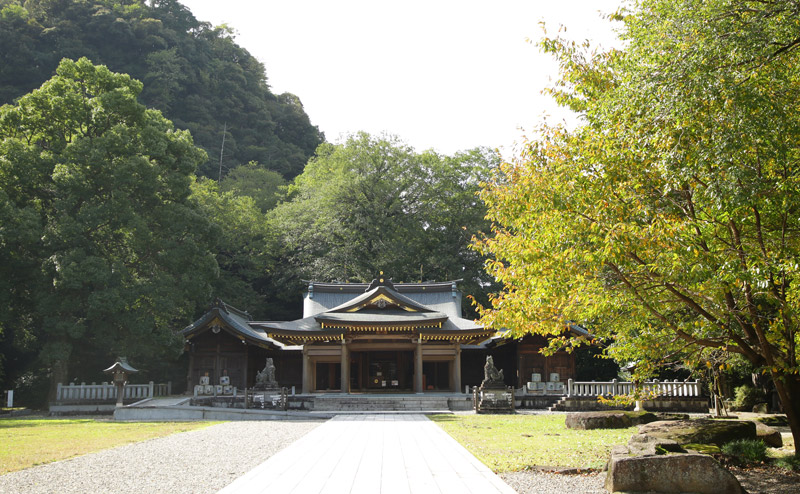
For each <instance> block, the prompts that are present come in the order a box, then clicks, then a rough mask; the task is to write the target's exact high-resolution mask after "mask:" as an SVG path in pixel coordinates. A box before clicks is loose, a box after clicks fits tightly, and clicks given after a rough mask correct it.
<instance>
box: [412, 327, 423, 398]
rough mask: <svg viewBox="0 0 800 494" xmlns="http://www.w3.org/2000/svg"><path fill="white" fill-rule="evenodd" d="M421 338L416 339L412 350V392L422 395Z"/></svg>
mask: <svg viewBox="0 0 800 494" xmlns="http://www.w3.org/2000/svg"><path fill="white" fill-rule="evenodd" d="M422 391H423V389H422V338H417V346H416V348H415V349H414V392H415V393H422Z"/></svg>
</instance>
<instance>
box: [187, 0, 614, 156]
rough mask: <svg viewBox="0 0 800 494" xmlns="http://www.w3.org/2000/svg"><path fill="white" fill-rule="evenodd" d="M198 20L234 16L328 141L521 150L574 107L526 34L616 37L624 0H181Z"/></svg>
mask: <svg viewBox="0 0 800 494" xmlns="http://www.w3.org/2000/svg"><path fill="white" fill-rule="evenodd" d="M181 2H182V3H183V4H184V5H186V6H187V7H188V8H189V9H190V10H191V11H192V13H193V14H194V15H195V17H197V18H198V19H199V20H201V21H207V22H210V23H211V24H213V25H215V26H216V25H219V24H222V23H226V24H228V25H229V26H230V27H232V28H234V29H235V31H236V32H237V33H238V34H237V36H236V41H237V43H238V44H239V45H241V46H243V47H244V48H245V49H247V50H248V51H249V52H250V53H251V54H253V55H254V56H255V57H256V58H258V59H259V60H260V61H261V62H262V63H264V65H265V66H266V70H267V78H268V81H269V84H270V86H271V87H272V90H273V92H275V93H276V94H277V93H282V92H285V91H288V92H291V93H294V94H296V95H297V96H299V97H300V99H301V101H302V102H303V105H304V107H305V110H306V112H307V113H308V115H309V117H310V118H311V122H312V123H313V124H315V125H318V126H319V128H320V129H321V130H322V131H323V132H325V136H326V138H327V139H328V140H329V141H332V142H337V141H338V140H339V138H340V137H341V136H342V135H346V134H347V133H351V132H356V131H359V130H365V131H367V132H370V133H373V134H379V133H381V132H388V133H391V134H396V135H398V136H399V137H400V138H401V139H402V140H404V141H406V142H408V143H409V144H411V145H412V146H414V147H415V148H416V149H417V151H422V150H425V149H429V148H433V149H436V150H437V151H439V152H442V153H445V154H453V153H454V152H456V151H458V150H462V149H469V148H473V147H475V146H489V147H492V148H500V149H501V151H503V154H504V155H507V154H508V153H510V152H512V151H513V144H514V143H515V142H518V141H519V140H520V138H521V136H522V135H523V134H524V133H525V132H524V131H525V130H530V129H532V128H533V127H534V125H535V124H536V123H537V122H539V121H541V119H542V117H543V115H545V114H549V115H550V116H551V117H550V119H551V120H552V119H557V120H560V119H562V118H565V116H566V113H565V111H564V110H562V109H560V108H558V107H557V106H556V105H555V104H554V103H553V102H552V100H551V99H550V98H549V97H547V96H545V95H542V94H541V91H542V89H543V88H545V87H546V86H548V85H549V84H550V80H551V79H554V78H555V77H556V75H557V66H556V64H555V63H554V62H553V61H552V59H551V58H550V57H549V56H547V55H544V54H541V53H540V52H539V49H538V48H537V47H536V46H534V45H533V44H531V43H528V42H526V39H531V40H536V39H538V38H539V37H541V35H542V30H541V27H540V26H539V22H540V21H544V22H545V23H546V25H547V29H548V33H549V34H550V35H554V34H555V33H556V32H557V30H558V27H559V25H564V26H566V28H567V31H566V33H562V34H564V35H565V36H567V37H569V38H572V39H576V40H583V39H587V38H588V39H590V40H592V41H594V42H595V43H596V44H600V45H602V46H604V47H609V46H612V45H614V44H616V43H617V42H616V40H615V37H614V35H613V31H612V23H611V22H609V21H608V20H606V19H603V18H601V16H600V13H599V12H602V13H610V12H612V11H614V10H615V9H616V8H617V6H618V5H619V4H620V0H561V1H560V2H559V1H558V0H527V1H526V0H494V1H487V0H483V1H473V0H461V1H450V0H427V1H418V0H406V1H403V2H399V1H382V0H336V1H331V0H328V1H324V0H313V1H309V0H283V1H274V0H181Z"/></svg>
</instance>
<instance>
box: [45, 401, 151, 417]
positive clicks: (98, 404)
mask: <svg viewBox="0 0 800 494" xmlns="http://www.w3.org/2000/svg"><path fill="white" fill-rule="evenodd" d="M136 401H140V400H125V402H124V403H123V404H124V405H130V404H133V403H136ZM116 405H117V402H116V400H114V401H95V402H88V403H87V402H86V401H85V400H84V401H80V402H68V401H67V402H64V401H59V402H50V406H49V410H50V415H52V416H60V415H106V414H108V415H110V414H112V413H114V409H115V408H116Z"/></svg>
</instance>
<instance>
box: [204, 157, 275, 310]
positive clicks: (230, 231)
mask: <svg viewBox="0 0 800 494" xmlns="http://www.w3.org/2000/svg"><path fill="white" fill-rule="evenodd" d="M254 170H256V171H257V172H263V171H266V170H264V169H263V168H262V169H258V168H254ZM268 173H273V174H275V175H277V174H276V173H275V172H268ZM278 178H280V176H278ZM192 200H193V201H195V202H196V203H197V204H198V206H199V212H200V213H201V214H202V215H203V216H205V217H206V218H208V220H209V221H211V223H212V224H213V225H214V226H215V229H216V231H215V234H214V238H215V243H214V245H213V251H214V253H215V255H216V259H217V264H218V265H219V270H220V272H219V277H218V278H217V279H216V280H214V282H213V285H212V289H213V294H214V296H216V297H220V298H221V299H223V300H225V301H226V302H228V303H230V304H231V305H233V306H235V307H241V308H243V309H247V310H248V311H250V312H251V314H252V315H253V316H254V317H255V318H257V319H267V318H274V316H273V315H272V314H271V313H270V312H269V311H267V310H266V308H268V307H269V302H270V300H268V298H271V297H272V296H273V291H277V290H275V287H273V286H271V285H270V284H268V283H264V281H263V280H264V278H265V277H267V276H268V275H269V274H270V272H271V271H272V270H273V269H274V265H275V264H276V260H275V259H274V257H273V256H272V253H273V251H274V250H275V249H276V244H277V238H275V237H276V236H275V235H273V234H272V232H271V230H270V229H269V228H268V224H267V218H266V216H265V215H264V213H263V212H262V211H261V210H260V209H259V207H258V205H257V204H256V200H255V199H253V198H252V197H248V196H245V195H241V196H240V195H237V194H236V193H234V192H231V191H228V192H222V193H220V192H219V186H218V184H217V183H216V182H215V181H213V180H209V179H200V180H199V181H198V182H196V183H195V184H193V186H192Z"/></svg>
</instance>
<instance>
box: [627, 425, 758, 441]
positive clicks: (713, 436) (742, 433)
mask: <svg viewBox="0 0 800 494" xmlns="http://www.w3.org/2000/svg"><path fill="white" fill-rule="evenodd" d="M639 434H647V435H649V436H653V437H658V438H662V439H672V440H675V441H677V443H678V444H681V445H683V444H692V443H700V444H709V443H713V444H716V445H718V446H721V445H723V444H725V443H727V442H730V441H734V440H736V439H755V438H756V425H755V423H753V422H750V421H747V420H709V419H698V420H672V421H657V422H651V423H649V424H645V425H640V426H639Z"/></svg>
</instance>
